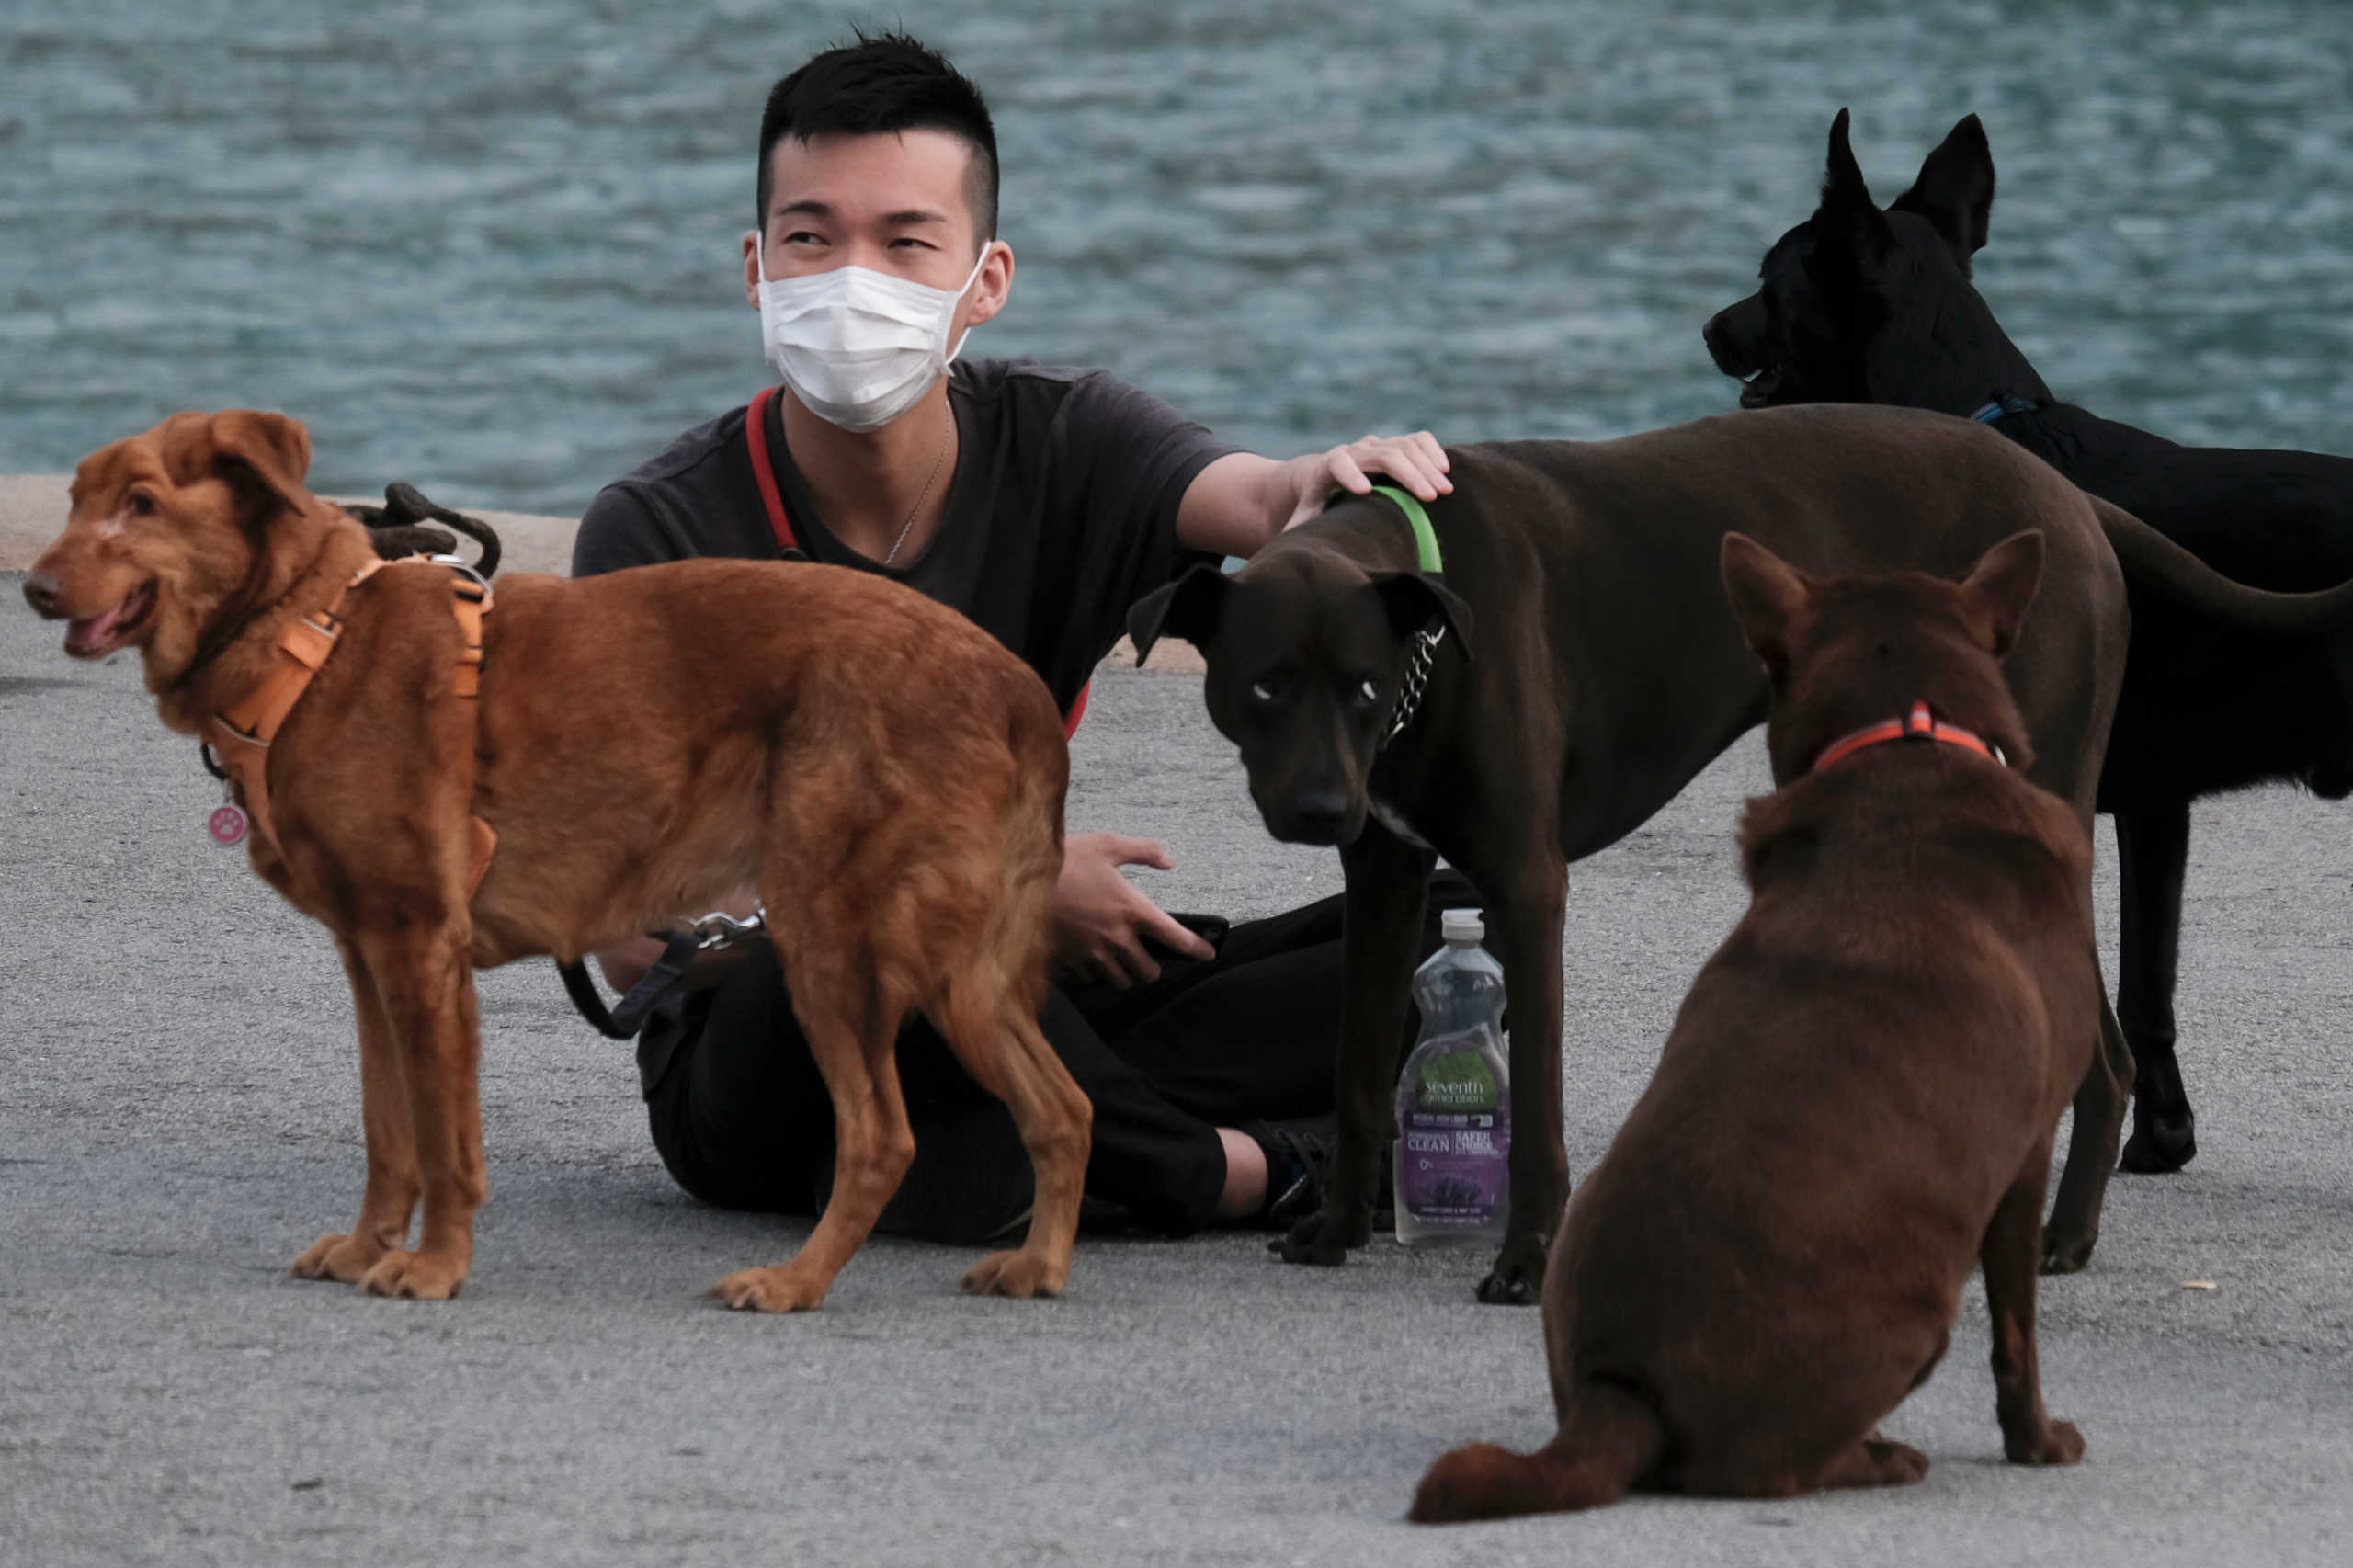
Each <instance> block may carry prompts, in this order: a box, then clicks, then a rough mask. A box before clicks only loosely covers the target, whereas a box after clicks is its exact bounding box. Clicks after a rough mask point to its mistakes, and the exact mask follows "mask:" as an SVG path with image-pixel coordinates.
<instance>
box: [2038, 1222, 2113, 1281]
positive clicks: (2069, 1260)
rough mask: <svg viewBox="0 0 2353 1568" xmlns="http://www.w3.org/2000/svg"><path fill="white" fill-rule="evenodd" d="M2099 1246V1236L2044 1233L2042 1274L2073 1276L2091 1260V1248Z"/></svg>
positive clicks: (2096, 1234)
mask: <svg viewBox="0 0 2353 1568" xmlns="http://www.w3.org/2000/svg"><path fill="white" fill-rule="evenodd" d="M2097 1244H2099V1234H2098V1233H2097V1232H2094V1233H2092V1234H2090V1235H2088V1236H2074V1235H2066V1234H2063V1233H2059V1232H2055V1231H2046V1232H2044V1233H2043V1236H2042V1272H2043V1273H2045V1274H2074V1273H2077V1272H2079V1271H2080V1270H2081V1269H2082V1268H2083V1267H2084V1265H2086V1264H2087V1263H2089V1262H2090V1261H2091V1260H2092V1248H2093V1247H2095V1246H2097Z"/></svg>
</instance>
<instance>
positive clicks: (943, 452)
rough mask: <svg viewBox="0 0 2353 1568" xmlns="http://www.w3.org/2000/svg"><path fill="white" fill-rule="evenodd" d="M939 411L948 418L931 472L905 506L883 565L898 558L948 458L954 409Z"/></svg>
mask: <svg viewBox="0 0 2353 1568" xmlns="http://www.w3.org/2000/svg"><path fill="white" fill-rule="evenodd" d="M941 412H943V413H944V414H946V415H947V416H948V419H947V423H946V424H944V425H942V426H940V427H939V450H938V452H937V453H936V454H934V455H933V457H932V460H931V472H929V473H927V474H926V475H924V481H923V489H922V490H921V491H920V492H918V493H917V494H916V495H915V505H914V506H910V507H908V508H907V520H906V521H905V522H904V523H901V524H900V525H899V537H898V538H896V539H894V540H892V541H891V553H890V554H888V555H886V556H884V557H883V558H882V564H883V565H885V566H888V565H890V564H891V562H893V561H896V560H897V559H899V547H900V546H901V545H903V544H904V543H906V542H907V530H909V529H910V528H914V527H915V514H916V513H918V512H920V511H922V510H923V504H924V503H925V502H926V501H927V500H929V499H930V498H931V486H932V482H933V481H934V480H936V479H938V477H939V465H940V464H941V463H944V462H946V461H947V460H948V437H950V436H952V435H954V434H955V433H956V411H955V410H954V409H952V408H949V409H944V410H942V411H941Z"/></svg>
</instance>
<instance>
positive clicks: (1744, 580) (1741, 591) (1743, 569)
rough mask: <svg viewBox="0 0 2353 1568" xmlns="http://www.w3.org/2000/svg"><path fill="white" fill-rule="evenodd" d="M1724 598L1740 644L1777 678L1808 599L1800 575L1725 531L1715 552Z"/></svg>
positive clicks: (1785, 664) (1749, 541)
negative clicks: (1735, 622)
mask: <svg viewBox="0 0 2353 1568" xmlns="http://www.w3.org/2000/svg"><path fill="white" fill-rule="evenodd" d="M1717 570H1718V571H1719V572H1720V573H1721V574H1722V577H1723V583H1724V597H1726V598H1728V599H1730V600H1731V601H1732V617H1733V619H1734V620H1736V621H1738V622H1739V623H1740V636H1741V640H1742V641H1743V642H1746V643H1747V644H1748V649H1749V652H1750V653H1755V654H1756V656H1757V657H1758V658H1759V659H1762V660H1763V661H1764V662H1765V667H1766V668H1767V669H1768V670H1769V671H1771V672H1772V673H1773V676H1774V678H1775V679H1776V680H1779V677H1780V673H1781V672H1782V671H1783V670H1785V669H1787V668H1788V667H1789V664H1790V642H1792V641H1794V637H1793V633H1794V632H1795V631H1796V630H1797V625H1798V621H1799V620H1800V619H1802V617H1803V616H1804V615H1805V613H1806V609H1807V607H1808V606H1809V605H1810V604H1811V603H1812V601H1813V591H1812V590H1813V584H1812V582H1811V581H1810V580H1808V578H1807V577H1806V575H1805V574H1804V573H1802V572H1800V571H1799V570H1798V569H1797V568H1796V567H1794V566H1792V565H1790V563H1789V562H1786V561H1784V560H1782V559H1781V558H1780V557H1779V556H1778V555H1776V554H1774V553H1773V552H1772V551H1769V550H1768V549H1766V548H1765V547H1764V546H1763V545H1761V544H1759V543H1757V542H1756V540H1753V539H1751V538H1749V537H1748V536H1747V535H1746V534H1741V533H1728V534H1726V535H1724V541H1723V543H1722V546H1720V547H1719V548H1718V551H1717Z"/></svg>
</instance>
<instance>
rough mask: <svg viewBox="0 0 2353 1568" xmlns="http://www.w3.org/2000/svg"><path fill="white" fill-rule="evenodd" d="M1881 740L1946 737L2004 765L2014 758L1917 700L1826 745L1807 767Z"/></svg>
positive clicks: (1822, 764) (1816, 769) (1827, 763)
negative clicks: (1901, 712)
mask: <svg viewBox="0 0 2353 1568" xmlns="http://www.w3.org/2000/svg"><path fill="white" fill-rule="evenodd" d="M1881 741H1942V742H1944V743H1945V744H1947V745H1955V746H1960V747H1961V749H1962V750H1964V751H1973V752H1975V753H1976V754H1977V755H1978V756H1984V757H1991V758H1992V759H1993V760H1995V762H1998V763H2000V764H2001V765H2002V766H2003V767H2008V766H2009V765H2010V759H2009V758H2008V757H2006V756H2003V755H2002V748H2001V747H2000V746H1997V745H1995V744H1993V743H1991V742H1989V741H1987V740H1986V739H1985V738H1984V736H1982V735H1977V734H1972V733H1970V732H1969V731H1967V730H1964V729H1961V727H1960V726H1958V725H1955V724H1940V723H1938V722H1937V721H1936V719H1935V718H1934V717H1933V716H1932V715H1931V714H1930V713H1929V712H1928V705H1927V703H1925V702H1915V703H1914V704H1912V711H1911V712H1910V713H1908V714H1906V715H1904V717H1903V718H1901V719H1889V720H1886V721H1884V722H1881V723H1877V724H1873V725H1871V726H1870V728H1869V729H1866V730H1857V731H1856V732H1855V733H1853V734H1851V735H1847V736H1845V737H1844V738H1842V739H1839V740H1836V741H1833V742H1831V743H1830V744H1828V745H1826V746H1824V747H1823V748H1822V755H1821V756H1817V757H1815V758H1814V759H1813V767H1810V768H1808V769H1806V771H1807V772H1809V773H1819V772H1820V771H1822V769H1824V768H1825V767H1829V766H1830V765H1831V764H1832V763H1834V762H1836V761H1838V760H1839V759H1840V758H1841V757H1847V756H1853V755H1854V754H1855V753H1857V752H1859V751H1860V750H1862V749H1863V748H1864V747H1865V746H1871V745H1877V744H1879V743H1880V742H1881Z"/></svg>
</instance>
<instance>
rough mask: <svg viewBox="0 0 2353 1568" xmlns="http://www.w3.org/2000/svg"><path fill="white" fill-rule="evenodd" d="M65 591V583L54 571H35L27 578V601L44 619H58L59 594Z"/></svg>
mask: <svg viewBox="0 0 2353 1568" xmlns="http://www.w3.org/2000/svg"><path fill="white" fill-rule="evenodd" d="M63 591H64V585H63V584H62V583H60V582H59V581H58V580H57V574H55V573H53V572H35V573H33V574H31V575H30V576H28V577H27V578H26V579H25V602H26V603H27V604H28V605H30V606H32V607H33V611H34V613H35V614H37V615H39V616H40V618H41V619H43V620H55V619H57V615H58V610H57V596H58V595H59V594H61V593H63Z"/></svg>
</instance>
